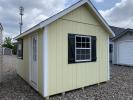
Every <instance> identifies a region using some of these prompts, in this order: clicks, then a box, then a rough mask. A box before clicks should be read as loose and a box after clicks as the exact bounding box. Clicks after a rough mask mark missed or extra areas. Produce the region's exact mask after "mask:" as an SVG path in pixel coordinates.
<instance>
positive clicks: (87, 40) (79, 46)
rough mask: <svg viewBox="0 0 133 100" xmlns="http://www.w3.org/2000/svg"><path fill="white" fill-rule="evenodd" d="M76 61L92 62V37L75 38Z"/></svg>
mask: <svg viewBox="0 0 133 100" xmlns="http://www.w3.org/2000/svg"><path fill="white" fill-rule="evenodd" d="M75 37H76V39H75V61H76V62H79V61H90V60H91V37H90V36H79V35H76V36H75Z"/></svg>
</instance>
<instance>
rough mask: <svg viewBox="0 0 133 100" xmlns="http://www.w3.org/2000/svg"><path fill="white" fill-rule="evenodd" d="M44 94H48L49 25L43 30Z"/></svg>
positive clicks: (45, 95)
mask: <svg viewBox="0 0 133 100" xmlns="http://www.w3.org/2000/svg"><path fill="white" fill-rule="evenodd" d="M42 44H43V96H44V97H47V96H48V93H47V92H48V26H46V27H45V28H44V32H43V43H42Z"/></svg>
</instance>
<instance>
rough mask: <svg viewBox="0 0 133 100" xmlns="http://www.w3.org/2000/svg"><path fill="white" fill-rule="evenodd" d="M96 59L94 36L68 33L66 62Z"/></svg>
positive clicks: (92, 60)
mask: <svg viewBox="0 0 133 100" xmlns="http://www.w3.org/2000/svg"><path fill="white" fill-rule="evenodd" d="M96 59H97V57H96V36H86V35H77V34H68V64H72V63H80V62H94V61H96Z"/></svg>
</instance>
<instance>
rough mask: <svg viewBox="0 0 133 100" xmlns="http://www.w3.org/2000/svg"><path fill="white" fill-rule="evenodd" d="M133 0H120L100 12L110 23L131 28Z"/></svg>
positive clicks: (132, 25)
mask: <svg viewBox="0 0 133 100" xmlns="http://www.w3.org/2000/svg"><path fill="white" fill-rule="evenodd" d="M132 9H133V0H121V2H119V3H116V4H115V6H114V7H112V8H111V9H108V10H105V11H102V10H100V13H101V14H102V15H103V17H104V18H105V19H106V21H107V22H108V23H109V24H110V25H114V26H119V27H126V28H133V17H132V16H133V10H132Z"/></svg>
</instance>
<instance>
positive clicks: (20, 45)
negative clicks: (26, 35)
mask: <svg viewBox="0 0 133 100" xmlns="http://www.w3.org/2000/svg"><path fill="white" fill-rule="evenodd" d="M17 56H18V58H19V59H23V40H19V41H18V47H17Z"/></svg>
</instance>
